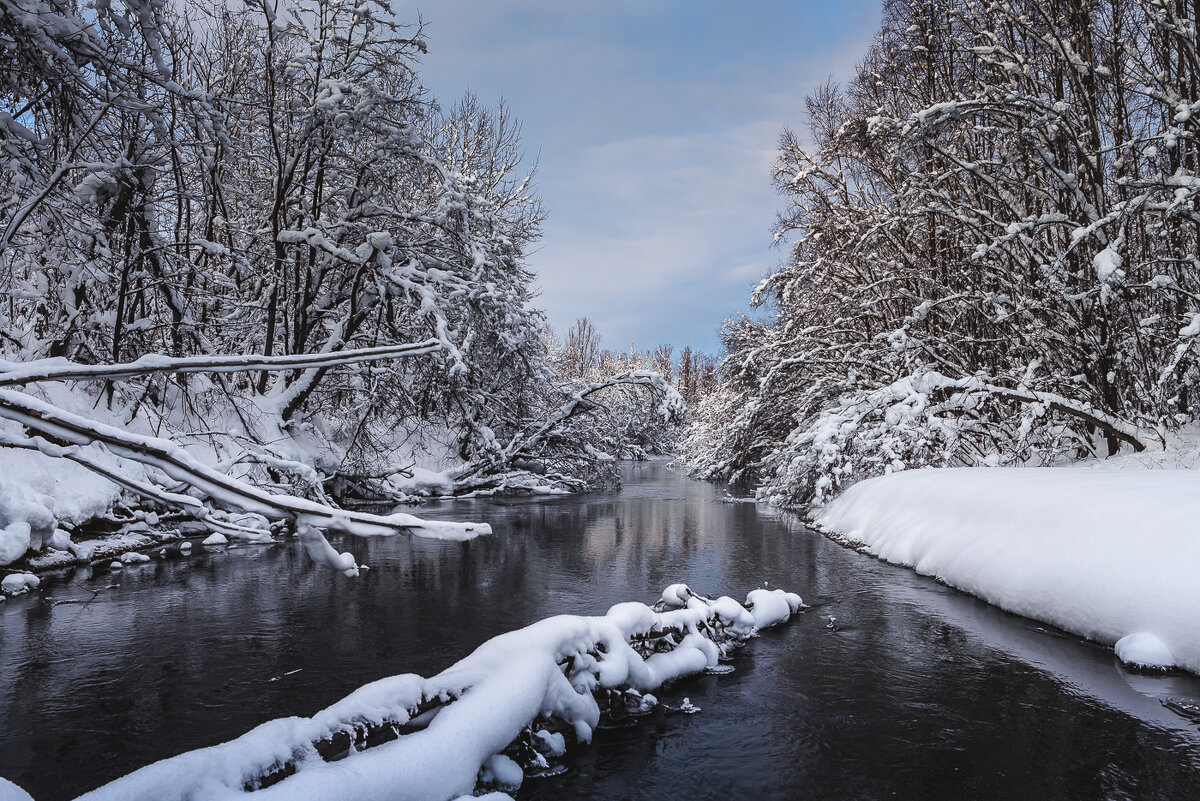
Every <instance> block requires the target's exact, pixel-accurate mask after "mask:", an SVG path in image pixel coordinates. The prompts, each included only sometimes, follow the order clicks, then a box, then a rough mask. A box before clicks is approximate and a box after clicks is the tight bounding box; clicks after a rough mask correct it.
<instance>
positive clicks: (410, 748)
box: [80, 584, 803, 801]
mask: <svg viewBox="0 0 1200 801" xmlns="http://www.w3.org/2000/svg"><path fill="white" fill-rule="evenodd" d="M802 607H803V602H802V601H801V599H800V596H798V595H795V594H793V593H788V592H784V591H783V590H764V589H758V590H754V591H752V592H751V593H750V594H749V595H748V596H747V598H746V602H745V605H743V604H741V603H738V602H737V601H736V600H734V599H733V598H730V597H728V596H724V597H721V598H718V599H716V600H712V599H709V598H705V597H703V596H701V595H698V594H696V593H694V592H692V591H691V590H690V589H689V588H688V587H687V586H686V585H684V584H674V585H671V586H670V587H668V588H667V589H666V591H664V592H663V596H662V601H660V602H659V603H658V604H656V605H655V606H654V607H650V606H647V605H645V604H641V603H637V602H630V603H621V604H617V605H616V606H614V607H612V608H611V609H610V610H609V611H608V613H607V614H606V615H604V616H603V617H582V616H575V615H559V616H556V617H550V618H546V619H544V620H541V621H539V622H537V623H534V624H533V625H531V626H527V627H526V628H524V629H520V630H517V631H512V632H509V633H507V634H502V635H500V636H498V637H495V638H493V639H491V640H489V641H487V642H485V643H484V644H483V645H481V646H480V647H479V648H478V649H476V651H475V652H474V653H472V654H471V655H469V656H468V657H466V658H465V659H463V660H461V661H460V662H458V663H457V664H455V665H454V666H452V667H450V668H449V669H447V670H445V671H442V672H441V673H439V674H438V675H436V676H433V677H432V678H423V677H421V676H418V675H415V674H406V675H400V676H392V677H390V678H385V679H381V680H379V681H376V682H373V683H371V684H368V685H366V686H364V687H361V688H359V689H358V690H356V691H355V692H353V693H351V694H350V695H349V696H347V697H346V698H344V699H342V700H341V701H339V702H337V703H336V704H334V705H333V706H331V707H329V708H327V709H325V710H322V711H321V712H318V713H317V714H316V715H314V716H313V717H311V718H282V719H278V720H272V721H269V722H267V723H264V724H262V725H261V726H258V727H257V728H255V729H253V730H251V731H250V732H248V733H247V734H245V735H243V736H241V737H239V738H237V739H236V740H231V741H229V742H227V743H223V744H221V745H216V746H212V747H210V748H202V749H200V750H197V751H191V752H188V753H185V754H181V755H179V756H176V757H172V758H170V759H165V760H162V761H161V762H157V763H155V764H153V765H150V766H148V767H145V768H142V769H141V770H138V771H135V772H134V773H131V774H129V775H128V776H125V777H123V778H120V779H117V780H116V781H114V782H112V783H110V784H107V785H105V786H103V787H100V788H99V789H97V790H94V791H92V792H90V793H87V794H86V795H84V796H82V797H81V799H80V801H115V799H121V800H122V801H183V799H188V800H189V801H219V800H220V799H234V798H244V797H245V793H246V792H248V791H257V792H256V793H255V795H256V797H260V798H263V799H294V798H303V799H305V800H306V801H322V800H323V799H342V798H389V799H395V801H402V800H403V799H422V800H423V801H431V800H433V799H451V798H458V797H459V796H461V795H465V794H470V793H472V792H473V791H476V790H478V789H484V788H489V787H499V788H501V789H505V790H512V789H514V788H515V787H517V786H519V785H520V784H521V781H522V779H523V777H524V773H525V771H527V770H530V769H534V770H536V769H545V768H546V767H547V766H548V759H555V758H557V757H560V756H561V755H562V754H563V753H564V752H565V750H566V747H567V745H568V743H572V742H574V743H587V742H589V741H590V740H591V736H592V732H593V730H594V729H595V728H596V726H597V725H598V724H599V722H600V720H601V718H602V716H608V717H626V716H629V715H637V714H644V713H646V712H648V711H649V710H650V709H652V708H653V707H654V706H655V705H656V704H657V703H658V702H657V699H655V698H654V697H653V696H652V695H649V693H650V692H651V691H654V690H658V689H659V688H660V687H662V686H663V685H664V684H666V683H669V682H672V681H676V680H678V679H682V678H684V677H687V676H691V675H695V674H698V673H701V672H704V671H705V670H709V669H715V668H718V665H719V661H720V660H722V659H726V658H728V657H729V656H730V654H731V652H732V651H733V649H734V648H736V647H737V646H738V645H740V644H741V643H743V642H745V640H746V639H747V638H749V637H751V636H753V634H754V632H755V631H756V630H758V629H764V628H768V627H770V626H774V625H777V624H779V623H783V622H785V621H787V620H788V619H789V618H790V617H791V616H792V615H793V614H794V613H796V612H797V611H799V610H800V609H801V608H802ZM644 693H645V694H644Z"/></svg>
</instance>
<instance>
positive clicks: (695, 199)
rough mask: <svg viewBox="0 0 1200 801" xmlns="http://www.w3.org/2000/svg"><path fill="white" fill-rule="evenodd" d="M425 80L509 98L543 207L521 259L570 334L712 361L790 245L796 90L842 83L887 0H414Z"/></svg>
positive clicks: (543, 301) (544, 303) (486, 97)
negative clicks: (774, 181) (778, 181)
mask: <svg viewBox="0 0 1200 801" xmlns="http://www.w3.org/2000/svg"><path fill="white" fill-rule="evenodd" d="M392 8H393V10H394V11H395V12H396V14H397V16H398V17H399V18H400V19H402V20H405V21H408V20H414V19H415V18H416V17H417V16H418V14H419V15H420V17H421V18H422V19H423V20H424V21H425V23H426V30H425V36H426V39H427V41H428V44H429V53H428V55H426V56H424V57H423V58H422V64H421V68H420V74H421V80H422V82H423V83H424V84H425V85H426V86H427V87H428V88H429V89H430V90H431V91H432V92H433V93H434V95H435V96H436V97H437V98H438V99H439V100H441V101H442V102H443V103H445V104H449V103H450V102H453V101H454V100H455V99H456V98H458V97H460V96H461V95H462V94H463V93H464V92H466V91H468V90H470V91H472V92H474V93H475V94H476V95H477V96H478V97H479V99H480V100H481V101H483V102H484V103H486V104H489V105H494V104H495V103H496V102H497V101H499V100H500V99H501V98H503V99H504V101H505V102H506V103H507V104H508V105H509V107H510V108H511V110H512V111H513V113H514V115H515V116H516V117H517V118H518V119H519V120H520V121H521V123H522V126H523V137H522V138H523V142H524V143H525V147H526V149H527V152H528V157H529V159H530V161H531V162H532V161H533V160H534V159H536V160H537V164H538V167H537V177H536V179H535V185H536V187H537V189H538V191H539V192H540V194H541V196H542V199H543V201H544V203H545V205H546V209H547V212H548V215H549V216H548V218H547V220H546V223H545V226H544V236H543V239H542V241H541V242H540V243H539V244H538V246H537V249H536V251H535V252H533V253H532V254H531V255H530V257H529V266H530V267H531V268H532V269H533V270H534V272H536V273H537V275H538V286H539V287H540V295H539V297H538V300H537V304H538V305H539V306H541V308H543V309H544V310H545V311H546V313H547V316H548V317H549V320H550V323H551V325H553V326H554V328H555V329H556V330H557V331H558V332H559V333H560V334H563V333H565V332H566V330H567V329H568V328H569V327H570V326H571V324H572V323H573V322H574V321H575V319H576V318H578V317H581V316H587V317H589V318H591V320H592V321H593V322H594V323H595V325H596V328H597V330H598V331H599V332H600V334H601V336H602V337H603V342H602V344H603V345H604V346H605V347H608V348H612V349H614V350H622V349H625V348H628V347H629V346H630V343H631V342H632V343H633V344H634V345H635V346H636V347H637V348H638V349H639V350H644V349H647V348H650V347H652V346H653V345H655V344H657V343H660V342H668V343H671V344H673V345H675V347H676V351H677V352H678V350H679V349H680V348H681V347H682V346H684V345H689V346H691V347H692V349H693V350H700V351H704V352H709V353H717V352H718V350H719V340H718V337H717V330H718V328H719V327H720V324H721V320H722V319H724V318H725V317H728V316H729V315H731V314H736V313H738V312H740V311H745V310H747V309H748V301H749V294H750V290H751V289H752V288H753V286H754V285H755V284H756V283H757V282H758V280H759V279H760V278H761V277H762V276H764V275H766V274H768V273H769V272H770V271H771V270H772V269H773V267H774V266H775V265H777V264H778V263H779V261H780V260H781V259H782V258H783V257H784V256H785V255H786V254H785V252H784V251H783V250H782V249H780V248H778V247H772V232H771V228H772V225H773V223H774V220H775V215H776V213H777V212H778V211H779V210H780V209H781V208H782V207H783V198H781V197H780V196H779V195H777V194H776V192H775V190H774V188H773V187H772V186H771V180H770V165H771V162H772V160H773V158H774V153H775V148H776V146H777V144H778V139H779V135H780V133H781V132H782V131H783V129H784V128H792V129H797V130H800V129H802V128H803V126H804V123H805V111H804V97H805V95H806V94H807V93H808V92H809V91H811V90H812V89H813V88H814V87H816V86H817V85H818V84H820V83H821V82H823V81H824V80H826V79H827V78H830V77H832V78H834V79H835V80H844V79H845V78H846V77H848V76H849V75H850V74H851V72H852V70H853V68H854V65H855V64H856V63H857V61H858V60H859V59H860V58H861V56H862V55H863V53H864V52H865V50H866V48H867V46H868V45H869V43H870V41H871V38H872V36H873V35H874V34H875V31H876V28H877V25H878V21H879V0H825V1H824V2H822V0H791V2H788V1H787V0H773V1H772V2H766V1H765V0H764V1H763V2H756V1H755V0H745V1H744V2H740V3H729V2H715V1H714V2H708V1H707V0H691V1H690V2H685V1H684V0H679V1H678V2H672V1H670V0H606V1H605V2H592V1H591V0H511V1H510V0H436V2H431V0H424V2H407V1H404V2H394V3H393V5H392Z"/></svg>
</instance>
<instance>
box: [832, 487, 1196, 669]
mask: <svg viewBox="0 0 1200 801" xmlns="http://www.w3.org/2000/svg"><path fill="white" fill-rule="evenodd" d="M813 522H814V524H815V525H816V526H817V527H818V528H820V529H823V530H824V531H826V532H828V533H830V534H832V535H833V536H835V537H836V538H837V539H839V540H841V541H842V542H844V543H846V544H847V545H850V546H852V547H858V548H860V549H861V550H863V551H865V552H867V553H871V554H873V555H875V556H878V557H880V558H882V559H884V560H886V561H888V562H893V563H895V564H901V565H906V566H909V567H913V568H915V569H916V570H917V571H918V572H919V573H922V574H925V575H929V576H934V577H936V578H938V579H939V580H941V581H944V582H945V583H947V584H949V585H951V586H953V587H957V588H958V589H960V590H963V591H965V592H968V593H971V594H972V595H975V596H978V597H979V598H982V599H983V600H985V601H988V602H989V603H992V604H995V605H997V606H1000V607H1001V608H1003V609H1006V610H1008V611H1009V612H1013V613H1016V614H1019V615H1024V616H1026V617H1030V618H1034V619H1036V620H1040V621H1043V622H1046V623H1050V624H1052V625H1055V626H1058V627H1059V628H1062V629H1065V630H1067V631H1070V632H1073V633H1075V634H1078V635H1080V636H1083V637H1086V638H1088V639H1092V640H1096V641H1099V642H1103V643H1106V644H1116V643H1118V642H1120V643H1122V645H1121V649H1120V652H1119V655H1122V654H1123V655H1124V656H1122V658H1128V659H1129V660H1130V661H1133V662H1140V661H1143V660H1144V661H1145V663H1146V664H1156V665H1162V664H1163V663H1165V662H1170V663H1173V664H1174V665H1175V666H1177V667H1180V668H1184V669H1187V670H1189V671H1192V672H1194V673H1200V626H1197V625H1196V610H1198V609H1200V582H1198V581H1197V580H1196V575H1195V568H1196V565H1200V472H1197V471H1194V470H1170V469H1160V470H1129V469H1117V470H1097V469H1088V468H1066V467H1058V468H963V469H926V470H913V471H907V472H901V473H895V474H892V475H888V476H881V477H878V478H873V479H869V480H867V481H863V482H860V483H858V484H856V485H854V486H853V487H851V488H850V489H849V490H847V491H846V492H845V493H844V494H842V495H841V496H840V497H838V498H837V499H835V500H834V501H832V502H831V503H829V504H828V505H827V506H826V507H824V508H823V509H820V510H817V511H816V512H814V517H813Z"/></svg>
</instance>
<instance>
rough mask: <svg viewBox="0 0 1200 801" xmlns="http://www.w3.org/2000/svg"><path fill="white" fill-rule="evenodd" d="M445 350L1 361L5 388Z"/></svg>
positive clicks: (428, 344)
mask: <svg viewBox="0 0 1200 801" xmlns="http://www.w3.org/2000/svg"><path fill="white" fill-rule="evenodd" d="M441 349H442V343H441V342H439V341H438V340H436V339H428V340H425V341H424V342H414V343H405V344H402V345H380V346H378V347H374V348H357V349H353V350H341V351H328V352H324V351H322V352H318V353H294V354H289V355H286V356H262V355H259V354H246V355H228V356H185V357H181V358H171V357H169V356H162V355H159V354H151V355H148V356H143V357H142V358H140V359H137V360H135V361H132V362H126V363H124V364H77V363H75V362H71V361H68V360H67V359H62V358H53V359H38V360H37V361H33V362H4V361H0V387H11V386H20V385H24V384H31V383H34V382H38V381H69V380H82V379H103V380H106V381H112V380H117V379H122V378H136V377H138V376H144V375H150V374H153V373H234V372H240V371H251V372H273V371H278V370H307V369H319V368H329V367H337V366H339V365H343V364H357V363H360V362H369V361H380V360H384V359H398V358H402V357H405V356H423V355H425V354H429V353H436V352H438V351H440V350H441Z"/></svg>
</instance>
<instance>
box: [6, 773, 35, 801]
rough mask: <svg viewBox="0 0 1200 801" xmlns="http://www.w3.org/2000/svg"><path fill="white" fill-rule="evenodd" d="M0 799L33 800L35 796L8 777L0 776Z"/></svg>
mask: <svg viewBox="0 0 1200 801" xmlns="http://www.w3.org/2000/svg"><path fill="white" fill-rule="evenodd" d="M0 801H33V797H32V796H30V795H29V793H27V792H25V791H24V790H22V789H21V788H20V787H18V786H17V785H15V784H13V783H12V782H10V781H9V780H8V779H5V778H3V777H0Z"/></svg>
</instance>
